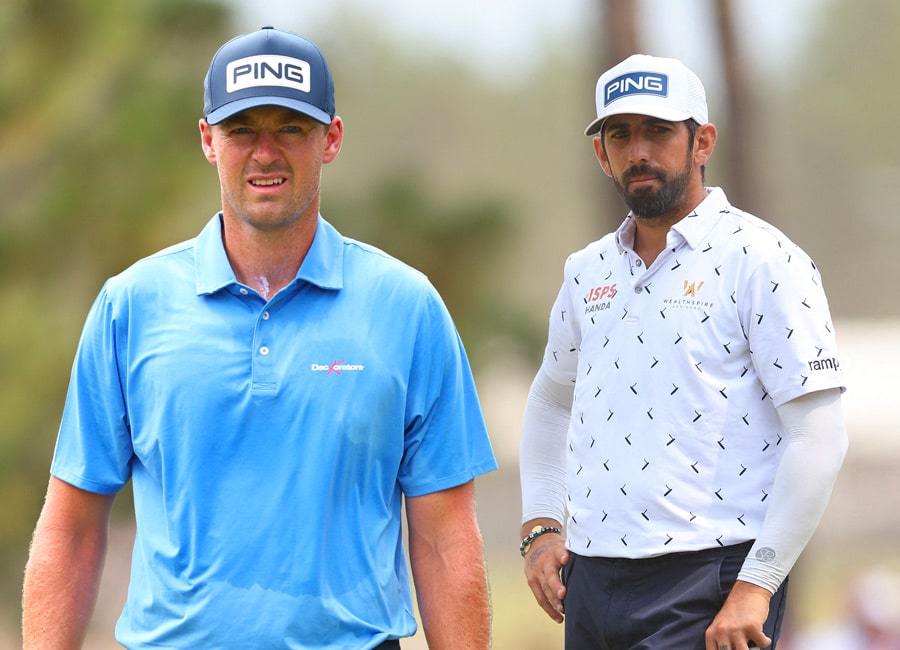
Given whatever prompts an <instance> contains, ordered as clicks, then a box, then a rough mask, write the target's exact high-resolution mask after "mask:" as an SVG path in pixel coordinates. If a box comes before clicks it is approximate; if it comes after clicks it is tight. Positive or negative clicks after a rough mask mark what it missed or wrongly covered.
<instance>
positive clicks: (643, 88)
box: [603, 72, 669, 106]
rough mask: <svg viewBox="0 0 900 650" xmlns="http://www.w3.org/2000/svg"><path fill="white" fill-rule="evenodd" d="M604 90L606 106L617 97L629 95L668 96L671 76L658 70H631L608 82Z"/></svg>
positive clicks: (604, 103)
mask: <svg viewBox="0 0 900 650" xmlns="http://www.w3.org/2000/svg"><path fill="white" fill-rule="evenodd" d="M603 92H604V101H603V105H604V106H609V105H610V104H611V103H612V102H614V101H616V100H617V99H621V98H622V97H627V96H629V95H658V96H659V97H667V96H668V94H669V76H668V75H665V74H659V73H658V72H629V73H628V74H623V75H622V76H620V77H616V78H615V79H613V80H612V81H610V82H609V83H607V84H606V87H605V88H604V89H603Z"/></svg>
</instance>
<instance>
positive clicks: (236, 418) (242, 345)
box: [51, 215, 497, 650]
mask: <svg viewBox="0 0 900 650" xmlns="http://www.w3.org/2000/svg"><path fill="white" fill-rule="evenodd" d="M496 467H497V465H496V461H495V459H494V456H493V453H492V451H491V446H490V442H489V440H488V437H487V432H486V430H485V425H484V421H483V417H482V413H481V408H480V406H479V403H478V399H477V396H476V393H475V387H474V382H473V380H472V375H471V371H470V368H469V365H468V361H467V359H466V355H465V351H464V349H463V346H462V344H461V342H460V340H459V337H458V334H457V332H456V329H455V327H454V325H453V323H452V321H451V319H450V316H449V314H448V312H447V310H446V308H445V307H444V305H443V303H442V301H441V299H440V297H439V296H438V294H437V292H436V291H435V290H434V288H433V287H432V286H431V284H430V283H429V282H428V280H427V279H426V278H425V276H423V275H422V274H421V273H419V272H417V271H415V270H413V269H411V268H410V267H408V266H406V265H404V264H402V263H401V262H399V261H397V260H395V259H394V258H392V257H390V256H388V255H386V254H385V253H383V252H381V251H379V250H377V249H375V248H373V247H370V246H367V245H364V244H361V243H359V242H356V241H352V240H350V239H346V238H344V237H342V236H341V235H340V234H339V233H338V232H337V231H336V230H335V229H334V228H333V227H332V226H330V225H329V224H328V223H327V222H325V221H324V220H322V219H320V220H319V224H318V229H317V232H316V236H315V240H314V242H313V245H312V247H311V249H310V251H309V253H308V255H307V257H306V259H305V260H304V262H303V265H302V267H301V268H300V270H299V272H298V274H297V277H296V279H295V280H294V281H293V282H292V283H291V284H290V285H288V286H287V287H285V288H284V289H283V290H281V291H280V292H278V294H277V295H275V296H274V297H272V298H271V299H270V300H268V301H266V300H264V299H263V298H261V297H260V296H259V295H258V294H257V293H256V292H254V291H253V290H252V289H250V288H248V287H245V286H242V285H241V284H240V283H238V282H237V280H236V279H235V276H234V272H233V271H232V269H231V266H230V264H229V262H228V258H227V256H226V254H225V250H224V246H223V243H222V234H221V221H220V216H219V215H217V216H216V217H214V218H213V219H212V220H211V221H210V222H209V224H208V225H207V226H206V227H205V228H204V229H203V231H202V232H201V233H200V235H199V236H198V237H197V238H196V239H194V240H191V241H188V242H185V243H182V244H179V245H176V246H173V247H171V248H168V249H166V250H163V251H161V252H159V253H157V254H155V255H153V256H151V257H148V258H146V259H143V260H141V261H139V262H137V263H136V264H134V265H133V266H132V267H130V268H129V269H127V270H126V271H124V272H123V273H121V274H120V275H118V276H116V277H114V278H111V279H110V280H109V281H108V282H107V283H106V284H105V285H104V287H103V289H102V290H101V292H100V295H99V296H98V298H97V300H96V301H95V303H94V305H93V307H92V309H91V311H90V314H89V315H88V318H87V322H86V324H85V328H84V332H83V334H82V338H81V342H80V344H79V347H78V351H77V354H76V359H75V363H74V368H73V371H72V376H71V382H70V386H69V392H68V396H67V400H66V406H65V410H64V414H63V418H62V424H61V428H60V433H59V438H58V442H57V447H56V452H55V455H54V460H53V464H52V469H51V471H52V474H53V475H54V476H56V477H57V478H59V479H61V480H63V481H66V482H68V483H70V484H72V485H75V486H77V487H79V488H82V489H84V490H89V491H93V492H98V493H104V494H110V493H115V492H117V491H118V490H119V489H121V488H122V487H123V486H124V485H125V484H126V483H127V482H128V481H129V480H131V481H132V482H133V491H134V503H135V515H136V521H137V536H136V540H135V547H134V554H133V561H132V574H131V583H130V586H129V592H128V600H127V603H126V605H125V608H124V611H123V613H122V615H121V618H120V619H119V622H118V625H117V627H116V636H117V639H118V641H119V642H120V643H121V644H123V645H124V646H125V647H128V648H150V647H152V648H188V647H192V648H200V647H202V648H238V647H241V648H247V647H256V648H261V647H272V648H274V647H279V648H321V649H324V648H333V649H335V650H337V649H340V650H347V649H348V648H371V647H374V646H376V645H378V644H379V643H380V642H382V641H383V640H385V639H387V638H400V637H405V636H409V635H412V634H413V633H414V632H415V619H414V616H413V605H412V597H411V589H410V580H409V576H408V572H407V563H406V558H405V554H404V551H403V547H402V534H401V506H402V497H403V495H406V496H419V495H423V494H427V493H430V492H435V491H438V490H442V489H446V488H450V487H454V486H457V485H460V484H463V483H465V482H467V481H469V480H470V479H472V478H473V477H475V476H477V475H479V474H481V473H484V472H487V471H490V470H493V469H495V468H496Z"/></svg>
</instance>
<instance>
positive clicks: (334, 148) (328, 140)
mask: <svg viewBox="0 0 900 650" xmlns="http://www.w3.org/2000/svg"><path fill="white" fill-rule="evenodd" d="M343 143H344V121H343V120H342V119H341V118H340V117H338V116H337V115H335V116H334V118H333V119H332V120H331V124H329V125H328V133H326V134H325V149H324V150H323V152H322V162H323V163H326V164H327V163H330V162H331V161H332V160H334V159H335V158H337V155H338V154H339V153H340V152H341V145H342V144H343Z"/></svg>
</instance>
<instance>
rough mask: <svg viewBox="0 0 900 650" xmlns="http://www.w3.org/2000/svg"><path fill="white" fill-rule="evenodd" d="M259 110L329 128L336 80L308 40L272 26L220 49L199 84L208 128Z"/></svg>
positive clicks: (318, 52)
mask: <svg viewBox="0 0 900 650" xmlns="http://www.w3.org/2000/svg"><path fill="white" fill-rule="evenodd" d="M257 106H281V107H284V108H289V109H291V110H293V111H297V112H298V113H302V114H304V115H308V116H309V117H311V118H313V119H314V120H316V121H317V122H321V123H322V124H330V123H331V120H332V119H333V118H334V80H333V79H332V78H331V71H330V70H329V69H328V64H327V63H325V57H324V56H322V53H321V52H320V51H319V48H317V47H316V46H315V45H314V44H313V43H312V42H311V41H309V40H307V39H305V38H303V37H302V36H298V35H297V34H293V33H290V32H283V31H279V30H277V29H274V28H272V27H263V28H262V29H260V30H259V31H256V32H251V33H249V34H242V35H241V36H238V37H236V38H233V39H231V40H230V41H228V42H227V43H225V45H223V46H222V47H220V48H219V51H218V52H216V54H215V56H214V57H213V59H212V63H210V66H209V71H208V72H207V73H206V79H205V80H204V81H203V115H204V116H205V117H206V121H207V122H209V123H210V124H218V123H219V122H221V121H222V120H224V119H227V118H229V117H231V116H232V115H235V114H236V113H240V112H241V111H245V110H247V109H249V108H256V107H257Z"/></svg>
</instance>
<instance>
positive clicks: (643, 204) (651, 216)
mask: <svg viewBox="0 0 900 650" xmlns="http://www.w3.org/2000/svg"><path fill="white" fill-rule="evenodd" d="M692 174H693V166H692V159H691V156H690V155H688V159H687V161H686V162H685V166H684V167H683V168H682V170H681V171H680V172H678V173H676V174H674V175H669V174H666V173H665V172H663V171H662V170H660V169H657V168H654V167H653V166H651V165H649V164H646V163H644V164H640V165H635V166H633V167H629V168H628V169H626V170H625V171H624V172H623V173H622V176H621V178H617V177H615V176H614V177H613V183H614V184H615V186H616V190H617V191H618V192H619V195H620V196H621V197H622V200H623V201H625V205H627V206H628V208H629V209H630V210H631V212H632V213H633V214H634V216H635V217H637V218H639V219H642V220H644V221H651V222H662V221H667V220H668V221H671V220H673V219H675V220H677V219H680V218H681V217H683V216H684V215H683V214H681V213H680V210H681V204H682V203H683V202H684V196H685V194H686V192H687V188H688V186H689V185H690V182H691V176H692ZM647 175H653V176H656V177H657V178H658V179H659V182H660V187H659V189H653V188H651V187H643V188H639V189H637V190H628V189H627V186H628V181H629V180H630V179H631V178H632V177H634V176H647Z"/></svg>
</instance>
